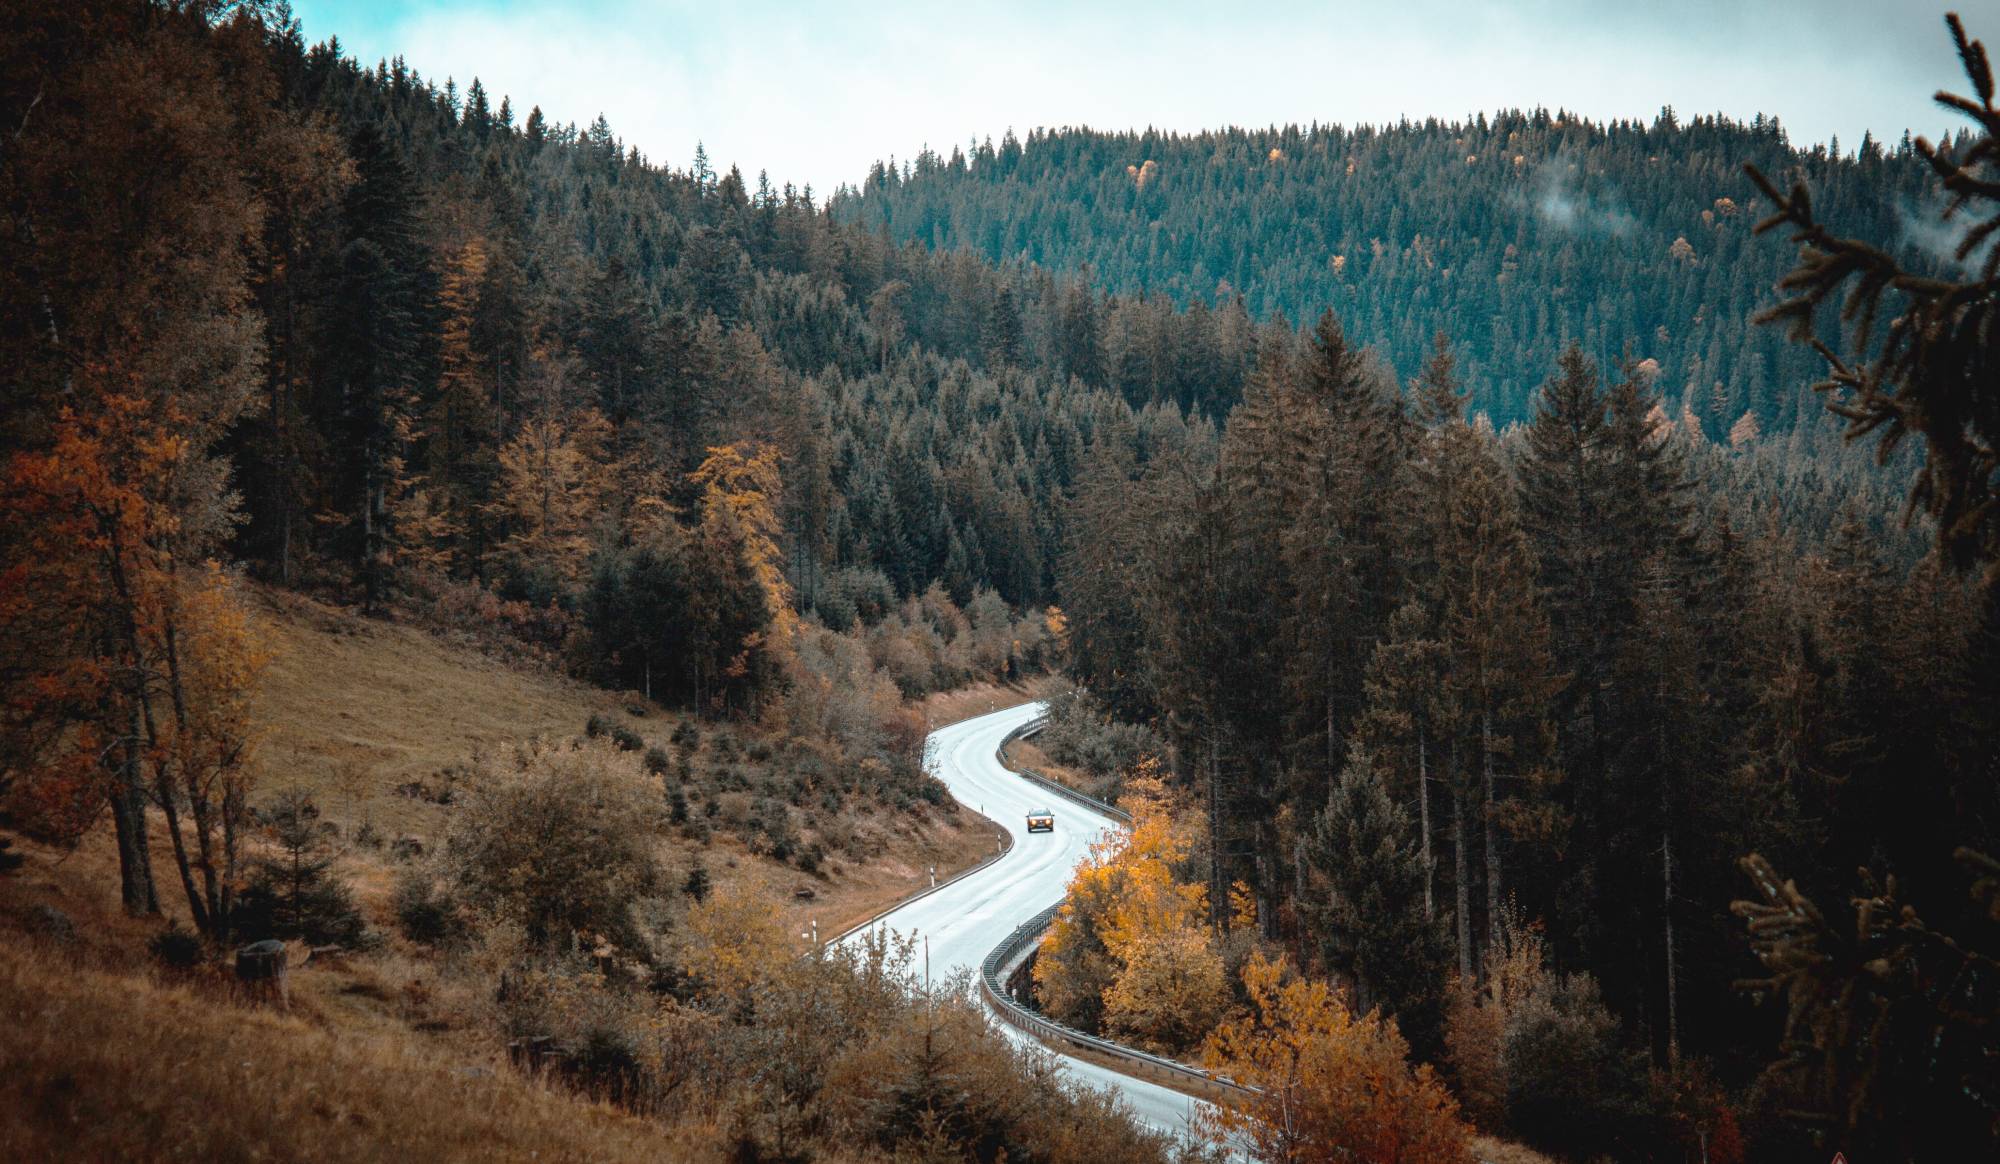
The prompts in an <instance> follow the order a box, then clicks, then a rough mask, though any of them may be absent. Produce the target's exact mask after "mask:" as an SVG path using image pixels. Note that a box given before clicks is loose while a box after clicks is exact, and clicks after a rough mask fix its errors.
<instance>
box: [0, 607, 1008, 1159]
mask: <svg viewBox="0 0 2000 1164" xmlns="http://www.w3.org/2000/svg"><path fill="white" fill-rule="evenodd" d="M260 601H261V606H262V613H263V617H264V622H265V628H266V631H267V633H268V635H269V637H270V641H271V644H272V647H273V651H274V658H273V661H272V664H271V667H270V670H269V672H268V673H267V676H266V682H265V685H264V689H263V691H262V694H261V697H260V703H259V706H258V717H259V721H260V726H261V728H262V730H263V732H264V736H263V740H262V747H261V752H260V755H259V760H258V764H259V774H258V779H259V791H258V794H257V795H258V796H260V797H262V796H267V795H269V794H270V793H272V792H274V791H277V790H280V789H285V788H300V789H303V790H305V791H308V792H310V793H311V794H312V795H313V796H314V798H315V800H316V801H317V802H318V803H319V804H320V805H321V806H322V809H323V812H324V815H325V817H326V818H327V819H329V820H331V821H333V822H334V823H335V824H336V825H337V826H338V827H339V829H340V834H339V835H340V837H341V838H342V839H341V842H340V844H341V856H340V858H339V866H340V868H341V870H342V871H343V872H344V873H345V874H346V875H347V876H348V877H349V878H350V879H351V880H352V882H353V883H354V885H355V886H356V888H357V890H358V896H359V897H360V899H361V902H362V905H363V907H364V909H365V911H366V912H367V913H368V914H369V918H370V922H371V924H372V925H374V926H376V927H377V928H378V929H381V930H383V931H385V932H391V931H393V926H391V924H390V922H389V916H388V911H387V897H388V893H389V887H390V886H391V884H392V883H393V880H394V870H395V865H394V862H393V861H392V859H391V858H390V857H389V856H388V855H387V853H386V850H383V849H375V848H369V847H363V846H359V845H355V844H353V843H352V838H353V836H354V833H355V831H356V830H357V829H358V828H359V826H360V825H362V824H363V823H366V824H368V825H369V826H371V827H372V828H373V829H374V830H376V831H377V832H379V833H380V834H381V835H383V836H385V837H387V838H390V839H394V838H398V837H405V836H408V837H413V838H417V839H419V840H421V841H423V842H424V843H425V844H426V845H430V844H434V843H435V842H436V840H437V839H438V838H439V837H440V836H441V835H442V832H443V829H444V826H445V824H446V822H447V820H448V818H449V813H450V811H451V809H450V808H448V807H445V806H441V805H437V804H434V803H430V802H429V801H426V800H423V799H419V798H413V797H410V796H407V795H404V794H402V793H400V792H398V791H397V789H398V788H399V787H400V786H402V785H405V784H407V783H409V782H411V781H420V782H428V783H430V784H432V785H436V784H438V783H440V773H441V772H442V771H443V770H444V769H445V768H447V767H448V766H450V765H452V764H455V763H457V762H458V761H460V760H462V759H463V758H464V757H465V756H466V755H467V754H469V753H470V752H471V751H472V750H474V749H476V748H486V749H494V748H505V747H509V746H512V745H513V744H515V743H518V742H520V741H524V740H526V739H528V738H530V737H532V736H536V735H542V736H549V737H559V736H560V737H566V736H572V735H576V734H578V733H579V732H580V731H581V729H582V727H583V725H584V723H585V721H586V720H587V719H589V717H590V716H592V715H593V714H595V715H603V716H606V717H609V718H613V719H615V720H616V721H618V722H620V723H623V724H624V725H625V726H628V727H630V728H632V729H633V730H635V731H638V732H639V733H640V734H641V735H642V736H645V737H646V738H647V740H648V742H649V743H650V742H664V741H665V740H666V739H667V737H668V736H669V735H670V734H671V733H672V731H673V729H674V728H675V727H676V726H677V725H678V724H679V723H680V719H679V717H677V716H674V715H672V714H669V713H667V712H664V711H660V710H658V709H651V710H645V713H644V714H642V715H639V716H634V715H632V714H630V712H629V711H628V710H627V709H628V708H629V707H632V706H634V705H636V704H637V703H639V701H638V700H637V699H636V698H633V697H629V696H625V695H619V694H617V693H612V692H605V691H600V690H596V689H593V688H590V687H587V686H584V685H581V684H577V683H573V682H570V681H567V680H563V679H560V678H558V677H555V676H551V675H548V674H546V673H543V672H539V671H534V670H527V669H519V668H514V667H510V666H509V665H507V664H505V663H501V662H498V661H495V660H493V659H490V658H488V657H485V656H483V655H481V654H479V653H478V652H476V651H473V650H470V649H467V648H462V647H456V646H450V645H447V644H444V643H442V642H440V641H438V640H437V639H435V638H433V637H431V636H429V635H427V634H425V633H424V632H422V631H419V630H415V629H412V628H409V627H403V626H398V625H395V624H391V623H383V622H376V621H370V620H364V619H360V618H357V617H355V616H353V615H352V614H350V613H348V612H345V611H341V610H338V609H335V608H331V607H327V606H324V605H321V604H319V603H316V602H313V601H311V600H308V599H303V598H299V597H297V596H293V595H286V594H278V593H269V592H267V593H264V594H262V595H261V599H260ZM1030 694H1031V693H1030V692H1027V691H1015V690H1013V689H1001V688H994V689H991V690H983V691H979V692H977V693H976V694H973V695H968V696H963V697H960V698H957V699H944V700H941V701H939V702H938V703H937V704H936V705H935V711H934V716H935V718H936V722H939V723H942V722H949V720H950V719H951V718H958V717H961V716H962V715H969V714H977V713H978V712H982V711H985V710H988V707H987V706H986V705H987V704H992V705H1000V706H1004V705H1005V704H1006V703H1010V702H1018V701H1019V700H1020V699H1022V698H1025V697H1028V696H1029V695H1030ZM642 710H644V709H642ZM707 734H709V735H711V736H712V735H714V734H715V733H714V731H713V729H710V731H709V732H708V733H707ZM851 816H852V817H854V818H856V819H852V820H850V821H849V822H847V823H848V824H849V825H851V826H852V827H853V828H855V829H856V830H857V831H859V832H860V834H861V835H862V837H863V838H864V841H865V843H864V844H863V845H862V846H861V849H862V850H863V853H862V855H858V856H857V855H855V854H852V853H849V854H847V855H844V856H843V857H842V858H840V859H838V860H834V861H830V862H829V863H828V868H827V869H824V870H822V873H821V875H820V876H817V877H813V876H808V875H807V874H804V873H802V872H800V871H799V870H797V869H796V868H792V867H790V866H786V865H783V864H780V863H778V862H776V861H773V860H771V859H769V858H767V857H762V856H758V855H755V854H753V853H752V852H751V851H750V850H749V849H748V848H747V847H746V846H745V845H744V844H743V843H742V842H741V841H739V840H738V839H736V838H735V837H733V836H728V835H725V834H724V833H722V832H720V831H718V832H717V833H716V834H715V835H714V837H713V839H712V840H711V841H710V842H709V843H708V844H707V845H706V846H696V845H694V844H693V843H692V842H690V841H688V840H686V839H684V838H674V839H672V840H670V841H669V842H667V846H666V847H667V849H668V853H667V857H666V859H667V860H668V861H669V862H670V863H687V862H690V861H692V860H694V859H697V858H698V859H699V860H701V861H702V862H703V863H704V864H705V865H706V866H707V868H708V869H709V870H710V872H711V874H712V875H713V877H714V880H715V883H716V885H717V888H718V890H721V891H725V892H727V891H732V890H733V891H736V892H745V893H753V894H758V895H769V896H774V897H779V898H781V900H782V901H783V902H784V910H785V914H786V916H787V918H788V919H789V920H791V921H794V922H795V923H796V924H797V925H798V928H799V929H800V930H802V931H803V930H805V929H806V928H807V926H808V923H809V922H810V921H817V922H818V925H819V928H820V932H821V933H822V934H829V933H832V932H835V931H837V930H838V929H840V928H842V927H843V926H845V925H847V924H849V923H851V922H855V921H859V920H861V919H862V918H865V917H867V916H869V915H871V914H873V913H875V912H877V911H879V910H881V909H883V908H886V907H887V906H889V905H891V904H893V903H894V902H896V901H897V900H900V899H901V898H902V897H904V896H906V895H907V894H909V893H911V892H914V891H915V890H916V889H918V888H920V887H921V886H922V885H924V884H927V882H928V868H929V866H931V865H936V866H937V869H938V874H939V876H941V877H942V876H944V875H945V874H947V873H948V872H950V871H953V870H956V869H958V868H962V867H964V866H965V865H968V864H971V863H972V862H974V861H976V860H978V859H980V858H981V857H983V856H985V855H986V854H987V853H988V852H989V851H990V848H991V845H992V843H993V842H992V837H993V829H994V826H993V825H992V824H991V822H988V821H985V820H983V819H981V818H979V817H978V816H977V815H976V814H974V813H971V812H966V811H960V812H958V813H955V814H941V813H933V814H930V815H929V816H906V815H902V814H896V813H886V812H881V811H879V810H872V811H871V810H870V809H868V808H865V807H862V806H855V809H854V811H853V812H852V814H851ZM155 826H156V827H155V838H154V847H153V852H154V858H155V862H156V870H155V876H156V879H157V881H158V884H159V888H160V892H161V895H162V901H163V903H164V904H165V905H166V908H167V910H168V913H169V914H170V915H172V914H175V913H178V914H180V915H181V916H182V917H185V914H186V909H185V905H184V904H183V903H181V902H180V900H179V886H178V882H177V880H176V878H175V875H174V873H173V870H172V866H171V857H170V850H169V849H168V846H167V841H166V837H165V835H164V833H162V832H160V831H159V828H160V826H159V822H157V821H156V822H155ZM21 849H22V851H23V852H24V853H25V855H26V856H27V858H28V863H27V865H26V866H25V867H24V868H23V869H22V870H20V871H19V872H18V873H16V874H14V875H12V876H9V877H4V878H0V1030H3V1031H5V1032H6V1036H5V1037H4V1038H0V1159H54V1158H67V1159H137V1158H145V1159H152V1158H159V1159H179V1158H188V1159H196V1158H199V1159H223V1160H229V1159H285V1158H308V1157H310V1158H317V1159H384V1158H398V1159H422V1158H441V1159H458V1158H469V1157H473V1156H479V1157H482V1158H494V1159H527V1158H537V1159H541V1160H551V1159H586V1158H587V1159H609V1160H617V1159H627V1158H632V1159H638V1158H646V1159H654V1160H676V1159H684V1158H689V1157H687V1156H685V1155H683V1154H681V1153H680V1152H679V1151H678V1150H676V1149H675V1148H674V1147H673V1146H671V1145H668V1144H666V1143H664V1142H663V1141H662V1139H661V1137H660V1134H659V1131H658V1129H657V1128H656V1127H653V1126H652V1125H647V1124H645V1123H643V1122H639V1121H634V1120H630V1119H627V1118H624V1117H622V1116H618V1115H615V1114H613V1113H611V1112H609V1111H607V1110H605V1109H603V1108H601V1107H599V1106H596V1105H591V1104H588V1103H584V1102H581V1101H579V1100H576V1099H574V1098H572V1097H570V1096H568V1095H566V1094H562V1093H557V1092H551V1091H547V1090H545V1089H543V1088H541V1087H540V1086H539V1085H536V1084H534V1083H532V1082H531V1081H528V1080H526V1079H523V1078H521V1077H520V1076H518V1075H517V1074H515V1073H514V1072H513V1071H512V1069H511V1068H509V1067H507V1066H506V1064H505V1058H504V1049H503V1048H502V1047H501V1045H500V1042H499V1039H498V1036H497V1035H495V1034H494V1033H493V1029H492V1027H491V1025H490V1023H489V1022H487V1021H486V1017H485V1011H486V1008H487V1006H488V1003H489V1001H490V1000H489V999H487V998H486V997H485V995H486V994H487V993H490V979H487V980H484V983H483V984H482V980H481V979H479V978H478V977H477V976H476V975H475V976H467V975H456V974H454V973H453V972H452V969H451V968H450V967H448V966H444V965H441V964H440V963H438V962H437V961H436V960H435V959H433V958H432V957H430V956H429V955H427V954H424V953H423V952H421V951H419V950H416V949H414V948H412V947H409V946H407V945H405V944H404V943H402V942H401V941H400V940H399V939H395V938H394V937H393V935H392V936H391V940H390V941H389V942H388V943H387V945H386V946H385V948H383V949H382V950H380V951H378V952H374V953H370V954H367V955H363V956H357V957H353V958H325V957H322V958H319V959H316V960H314V961H313V962H311V963H310V964H308V965H306V966H305V967H303V968H301V969H299V970H297V971H296V972H295V973H294V974H293V975H292V979H293V983H292V1000H291V1007H290V1009H289V1011H288V1012H287V1013H285V1014H274V1013H272V1012H270V1011H269V1010H266V1009H260V1008H255V1007H251V1006H248V1005H245V1004H244V1003H243V1002H242V1000H240V999H236V998H233V997H232V996H231V994H230V992H229V991H228V989H227V988H226V985H225V984H221V983H217V982H214V981H210V980H205V979H196V980H190V981H176V982H163V981H162V980H160V979H159V977H158V975H157V973H156V972H155V971H154V970H153V969H152V967H151V964H150V962H149V960H148V958H147V956H146V954H145V952H144V951H145V942H146V939H147V938H148V937H150V936H151V935H152V934H153V933H155V932H157V931H158V929H159V928H160V922H159V921H158V920H151V919H129V918H126V917H124V916H123V915H122V914H121V913H120V911H119V910H118V907H117V896H116V894H117V888H116V887H117V879H116V861H117V857H116V852H115V850H114V848H113V846H112V844H111V839H110V836H109V829H108V828H103V829H99V830H98V831H97V833H96V834H94V835H93V836H91V837H90V838H88V839H87V840H86V842H85V844H84V845H82V846H81V847H80V848H79V849H77V850H76V851H74V852H69V853H63V852H58V851H54V850H50V849H46V848H43V847H40V846H36V845H33V844H26V843H24V844H23V845H22V846H21ZM800 888H810V889H811V890H812V892H813V897H812V899H811V900H802V899H800V898H799V897H798V896H797V890H799V889H800ZM38 905H47V906H53V907H55V908H58V909H60V910H62V911H63V912H64V913H65V914H67V915H68V916H69V917H70V918H72V919H73V920H74V922H75V926H76V931H77V936H76V939H75V940H74V941H72V942H69V943H66V944H64V945H61V946H60V947H58V946H54V945H50V944H48V943H45V942H40V941H38V940H35V939H33V938H31V937H29V936H28V930H29V929H30V928H31V926H30V911H31V910H32V909H33V907H35V906H38Z"/></svg>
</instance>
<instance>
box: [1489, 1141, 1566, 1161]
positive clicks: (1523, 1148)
mask: <svg viewBox="0 0 2000 1164" xmlns="http://www.w3.org/2000/svg"><path fill="white" fill-rule="evenodd" d="M1472 1158H1473V1159H1475V1160H1479V1161H1481V1162H1482V1164H1556V1162H1555V1159H1554V1158H1553V1157H1550V1156H1544V1155H1542V1154H1541V1153H1540V1152H1537V1151H1535V1150H1534V1149H1533V1148H1530V1147H1528V1146H1527V1145H1525V1144H1516V1143H1512V1142H1510V1141H1507V1140H1501V1139H1496V1138H1494V1137H1492V1136H1474V1137H1472Z"/></svg>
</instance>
